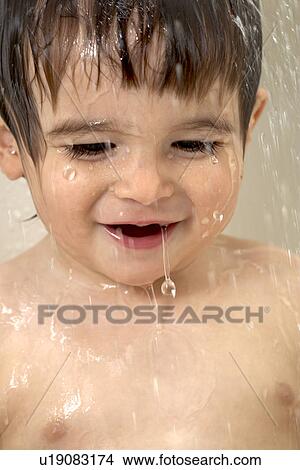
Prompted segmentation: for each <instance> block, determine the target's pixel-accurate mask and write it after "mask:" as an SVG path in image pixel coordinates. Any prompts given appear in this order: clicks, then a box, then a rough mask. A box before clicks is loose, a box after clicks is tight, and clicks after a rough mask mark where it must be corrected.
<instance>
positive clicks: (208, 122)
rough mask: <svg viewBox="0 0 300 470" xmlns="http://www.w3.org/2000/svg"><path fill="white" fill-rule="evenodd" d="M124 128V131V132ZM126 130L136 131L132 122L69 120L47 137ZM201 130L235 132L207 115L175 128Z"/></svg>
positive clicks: (220, 132)
mask: <svg viewBox="0 0 300 470" xmlns="http://www.w3.org/2000/svg"><path fill="white" fill-rule="evenodd" d="M122 128H123V130H122ZM124 129H126V130H128V131H133V130H136V127H135V126H134V124H133V123H132V122H129V121H123V122H122V123H118V122H117V121H116V120H115V119H110V120H107V119H103V120H97V121H83V120H80V119H79V120H77V119H67V120H65V121H62V122H60V123H58V124H57V125H56V126H55V127H54V128H53V129H52V130H51V131H49V132H48V134H47V137H49V138H54V137H61V136H65V137H66V136H70V135H72V134H74V135H77V136H84V135H86V134H89V133H90V132H105V131H110V132H120V133H123V134H124V133H125V132H124ZM181 129H188V130H201V129H211V130H212V131H216V132H217V133H218V134H222V135H230V134H233V133H234V132H235V129H234V126H233V125H232V123H231V122H230V121H229V120H228V119H226V118H224V117H218V116H217V115H216V116H215V115H207V116H203V117H194V118H191V119H189V120H186V121H183V122H181V123H180V124H177V125H176V126H175V127H173V130H181Z"/></svg>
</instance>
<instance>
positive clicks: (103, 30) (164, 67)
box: [0, 0, 262, 164]
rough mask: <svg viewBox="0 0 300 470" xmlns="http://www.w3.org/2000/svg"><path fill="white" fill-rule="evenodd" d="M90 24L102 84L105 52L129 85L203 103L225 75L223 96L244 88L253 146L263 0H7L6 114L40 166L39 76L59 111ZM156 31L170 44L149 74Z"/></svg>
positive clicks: (0, 62)
mask: <svg viewBox="0 0 300 470" xmlns="http://www.w3.org/2000/svg"><path fill="white" fill-rule="evenodd" d="M134 11H136V12H137V13H138V16H137V18H138V24H137V28H136V33H137V41H136V44H135V47H134V49H132V48H131V47H129V44H128V40H127V39H128V37H127V33H128V31H129V28H130V27H132V22H131V18H132V13H133V12H134ZM81 31H84V40H85V41H86V43H85V44H86V45H87V47H94V48H95V51H96V59H95V61H96V64H98V83H99V84H100V74H101V60H102V58H103V57H105V58H107V59H108V60H109V64H110V65H111V67H112V68H118V70H121V74H122V86H124V87H127V88H130V87H135V88H138V87H139V86H141V85H143V84H145V83H146V84H147V86H148V87H149V88H150V89H151V90H152V91H154V92H157V93H159V94H161V93H163V91H164V90H171V91H174V92H175V93H176V95H177V96H178V97H182V98H186V99H189V98H192V97H196V98H197V99H200V100H201V99H202V98H203V97H204V96H205V95H206V94H207V92H208V91H209V89H210V87H211V85H212V84H213V83H214V82H215V80H216V79H218V78H219V79H220V84H221V88H220V96H221V95H222V93H223V92H224V90H229V92H231V91H234V90H238V98H239V117H240V129H241V138H242V141H243V145H244V150H245V142H246V133H247V129H248V126H249V122H250V117H251V113H252V110H253V106H254V103H255V98H256V92H257V89H258V86H259V81H260V77H261V67H262V25H261V13H260V3H259V0H77V1H76V0H21V1H20V0H0V115H1V117H2V118H3V120H4V122H5V123H6V125H7V126H8V128H9V129H10V130H11V132H12V134H13V135H14V137H15V139H16V141H17V143H18V146H19V148H20V150H21V151H22V150H26V151H27V152H28V153H29V155H30V156H31V158H32V160H33V162H34V163H35V164H37V163H39V161H40V160H41V159H42V157H41V155H42V151H41V144H42V142H44V144H45V141H44V138H43V133H42V128H41V124H40V120H39V114H38V108H37V103H36V99H35V97H34V93H33V89H32V80H33V78H34V80H35V83H36V84H38V88H39V90H40V93H41V97H42V96H43V94H46V95H47V96H49V98H50V99H51V103H52V106H53V109H54V110H55V107H56V104H57V96H58V92H59V89H60V86H61V78H62V77H63V76H64V74H65V72H66V68H67V65H68V60H69V58H70V55H71V53H72V51H73V49H74V44H76V41H77V40H78V37H79V35H80V32H81ZM156 31H157V32H158V38H159V44H162V45H163V44H164V45H165V51H164V57H163V61H162V62H161V63H160V64H159V73H151V74H150V76H149V74H146V73H144V71H145V70H147V63H148V62H147V59H148V55H147V54H148V52H149V48H150V45H151V40H152V39H153V37H154V33H155V32H156ZM115 38H117V41H116V40H115ZM160 41H162V42H161V43H160ZM112 46H113V47H114V49H113V47H112ZM116 54H117V57H118V60H116ZM100 56H101V60H100ZM83 60H85V59H83ZM30 63H31V67H32V65H33V68H34V77H33V74H32V68H31V69H30V65H29V64H30ZM178 64H179V66H180V77H179V75H178Z"/></svg>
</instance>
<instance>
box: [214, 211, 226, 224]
mask: <svg viewBox="0 0 300 470" xmlns="http://www.w3.org/2000/svg"><path fill="white" fill-rule="evenodd" d="M213 218H214V219H215V220H217V221H218V222H222V220H223V218H224V215H223V214H221V212H219V211H215V212H214V213H213Z"/></svg>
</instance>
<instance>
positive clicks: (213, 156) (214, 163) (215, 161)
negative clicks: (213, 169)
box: [211, 155, 219, 165]
mask: <svg viewBox="0 0 300 470" xmlns="http://www.w3.org/2000/svg"><path fill="white" fill-rule="evenodd" d="M211 161H212V163H213V165H216V164H217V163H219V160H218V159H217V157H216V156H215V155H212V157H211Z"/></svg>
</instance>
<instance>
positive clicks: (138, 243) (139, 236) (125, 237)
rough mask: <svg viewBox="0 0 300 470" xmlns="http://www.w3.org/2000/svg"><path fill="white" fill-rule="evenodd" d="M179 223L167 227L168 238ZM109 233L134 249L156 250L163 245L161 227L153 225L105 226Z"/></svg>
mask: <svg viewBox="0 0 300 470" xmlns="http://www.w3.org/2000/svg"><path fill="white" fill-rule="evenodd" d="M177 225H178V222H177V223H173V224H169V225H168V226H167V227H168V228H167V234H168V237H169V235H170V234H171V232H172V231H173V229H174V228H175V227H176V226H177ZM104 228H105V230H106V232H108V233H109V234H110V235H111V236H112V237H113V238H114V239H115V241H117V242H118V243H120V244H121V245H123V246H125V247H127V248H133V249H145V248H154V247H157V246H159V245H161V244H162V230H161V225H159V224H151V225H145V226H144V227H140V226H138V225H131V224H130V225H127V224H123V225H104Z"/></svg>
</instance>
